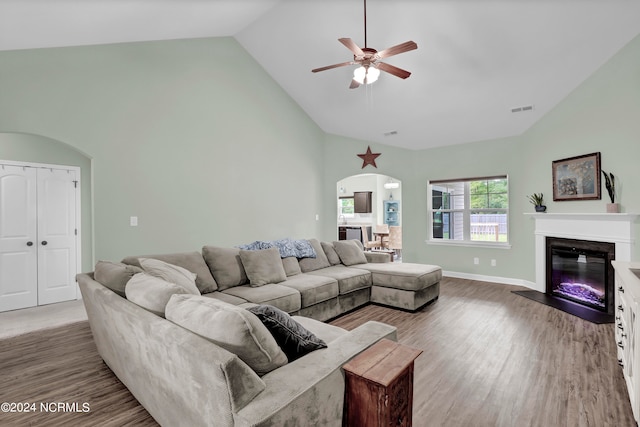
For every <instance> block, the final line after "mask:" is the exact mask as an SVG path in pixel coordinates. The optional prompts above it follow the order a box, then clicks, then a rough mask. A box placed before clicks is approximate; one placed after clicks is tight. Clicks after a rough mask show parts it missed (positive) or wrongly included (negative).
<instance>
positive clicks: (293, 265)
mask: <svg viewBox="0 0 640 427" xmlns="http://www.w3.org/2000/svg"><path fill="white" fill-rule="evenodd" d="M282 266H283V267H284V272H285V273H286V274H287V277H289V276H295V275H296V274H300V273H302V271H301V270H300V264H298V258H296V257H294V256H292V257H287V258H282Z"/></svg>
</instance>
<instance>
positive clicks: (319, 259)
mask: <svg viewBox="0 0 640 427" xmlns="http://www.w3.org/2000/svg"><path fill="white" fill-rule="evenodd" d="M309 244H310V245H311V246H312V247H313V249H314V251H315V253H316V257H315V258H303V259H301V260H300V261H299V264H300V270H302V272H303V273H306V272H308V271H313V270H318V269H320V268H325V267H329V265H330V264H329V260H328V259H327V256H326V255H325V253H324V250H323V249H322V245H320V242H319V241H318V240H317V239H309Z"/></svg>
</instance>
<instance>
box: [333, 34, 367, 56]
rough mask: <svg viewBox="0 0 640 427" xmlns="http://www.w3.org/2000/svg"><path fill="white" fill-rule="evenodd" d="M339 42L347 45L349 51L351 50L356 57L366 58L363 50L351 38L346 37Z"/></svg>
mask: <svg viewBox="0 0 640 427" xmlns="http://www.w3.org/2000/svg"><path fill="white" fill-rule="evenodd" d="M338 41H339V42H340V43H342V44H343V45H345V46H346V47H347V49H349V50H350V51H351V52H353V54H354V55H355V56H362V57H363V56H364V52H363V51H362V49H360V47H359V46H358V45H357V44H356V43H355V42H354V41H353V40H351V39H350V38H348V37H344V38H341V39H338Z"/></svg>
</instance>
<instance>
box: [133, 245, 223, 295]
mask: <svg viewBox="0 0 640 427" xmlns="http://www.w3.org/2000/svg"><path fill="white" fill-rule="evenodd" d="M139 258H153V259H159V260H160V261H164V262H168V263H169V264H173V265H177V266H179V267H182V268H186V269H187V270H189V271H190V272H192V273H196V274H197V277H196V286H198V290H199V291H200V293H202V294H206V293H207V292H213V291H215V290H216V289H218V285H217V284H216V281H215V280H214V278H213V276H212V275H211V271H209V267H208V266H207V264H206V263H205V262H204V258H202V254H200V253H198V252H180V253H173V254H162V255H140V256H128V257H126V258H125V259H123V260H122V262H123V263H125V264H130V265H135V266H137V267H141V265H140V261H139Z"/></svg>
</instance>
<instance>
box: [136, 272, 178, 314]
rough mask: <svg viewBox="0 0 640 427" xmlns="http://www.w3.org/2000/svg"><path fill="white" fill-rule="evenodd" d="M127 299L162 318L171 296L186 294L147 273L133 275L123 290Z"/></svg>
mask: <svg viewBox="0 0 640 427" xmlns="http://www.w3.org/2000/svg"><path fill="white" fill-rule="evenodd" d="M125 293H126V295H127V299H128V300H129V301H131V302H132V303H134V304H136V305H139V306H140V307H142V308H144V309H145V310H149V311H150V312H152V313H153V314H156V315H158V316H161V317H164V309H165V307H166V306H167V303H168V302H169V299H170V298H171V296H172V295H175V294H187V293H188V292H187V290H186V289H185V288H183V287H182V286H180V285H176V284H175V283H169V282H167V281H165V280H163V279H161V278H159V277H156V276H152V275H150V274H147V273H138V274H136V275H134V276H133V277H132V278H131V280H129V283H127V286H126V288H125Z"/></svg>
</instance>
